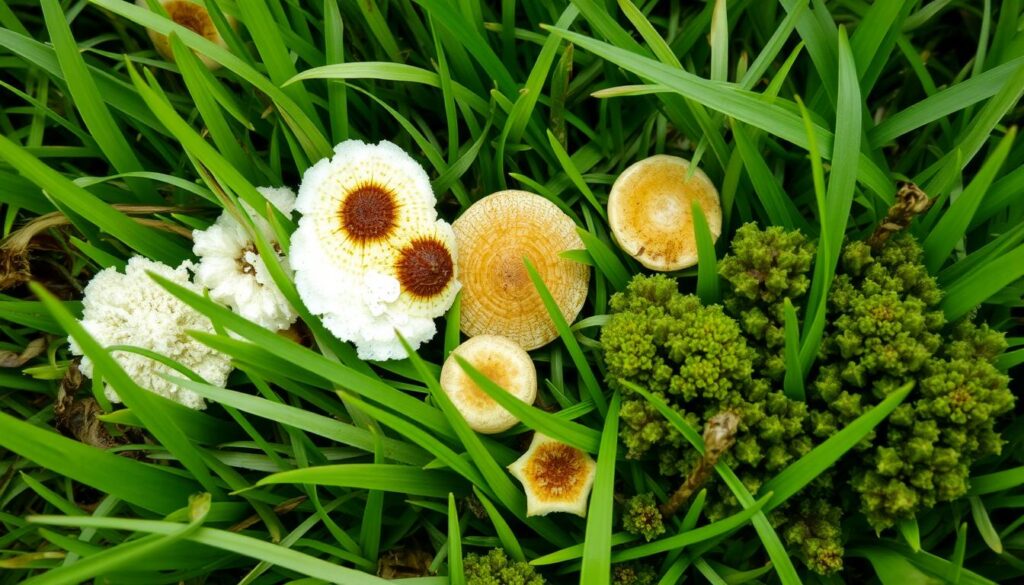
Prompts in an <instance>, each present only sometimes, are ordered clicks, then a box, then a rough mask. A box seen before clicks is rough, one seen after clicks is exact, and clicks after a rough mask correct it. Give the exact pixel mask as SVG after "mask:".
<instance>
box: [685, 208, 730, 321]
mask: <svg viewBox="0 0 1024 585" xmlns="http://www.w3.org/2000/svg"><path fill="white" fill-rule="evenodd" d="M690 214H691V216H692V217H693V234H694V238H695V239H696V240H697V296H698V297H700V300H701V302H702V303H704V304H705V305H714V304H716V303H718V302H719V301H720V300H721V298H722V291H721V288H722V287H721V283H720V282H719V278H718V258H716V257H715V238H714V236H713V235H711V228H710V227H708V220H707V217H706V216H705V215H704V208H702V207H701V206H700V202H698V201H697V200H696V199H694V200H693V202H692V203H691V204H690Z"/></svg>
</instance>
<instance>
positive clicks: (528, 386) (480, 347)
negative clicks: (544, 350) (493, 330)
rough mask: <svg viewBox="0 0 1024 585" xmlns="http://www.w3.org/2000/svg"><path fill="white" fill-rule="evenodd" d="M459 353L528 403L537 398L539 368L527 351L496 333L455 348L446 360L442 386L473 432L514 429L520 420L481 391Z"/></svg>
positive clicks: (487, 432) (479, 337)
mask: <svg viewBox="0 0 1024 585" xmlns="http://www.w3.org/2000/svg"><path fill="white" fill-rule="evenodd" d="M456 356H457V357H460V358H462V359H463V360H465V361H466V362H468V363H469V364H470V365H471V366H473V367H474V368H476V369H477V370H478V371H479V372H480V373H481V374H483V375H485V376H487V378H489V379H490V380H491V381H492V382H494V383H495V384H497V385H498V386H501V388H502V389H503V390H505V391H506V392H508V393H509V394H511V395H512V396H514V397H515V398H517V399H519V400H522V401H523V402H525V403H526V404H533V401H534V399H536V398H537V369H536V368H535V367H534V365H533V360H532V359H530V355H529V354H528V353H526V350H524V349H523V348H521V347H519V345H518V344H516V343H515V342H514V341H512V340H511V339H508V338H505V337H499V336H497V335H477V336H476V337H473V338H470V339H469V340H468V341H466V342H465V343H463V344H462V345H460V346H458V347H456V348H455V349H454V350H453V351H452V353H451V355H450V356H448V359H447V360H446V361H445V362H444V366H443V367H442V368H441V388H443V389H444V391H445V393H446V394H448V397H449V398H451V401H452V403H453V404H455V408H456V409H458V411H459V412H460V413H461V414H462V416H463V417H464V418H465V419H466V422H467V423H468V424H469V426H470V428H472V429H473V430H474V431H477V432H478V433H486V434H492V433H500V432H502V431H506V430H508V429H510V428H512V427H513V426H514V425H515V424H516V423H517V422H519V419H518V418H516V416H515V415H513V414H512V413H511V412H509V411H508V410H506V409H505V408H504V407H502V406H501V405H500V404H498V403H497V402H495V401H494V399H493V398H491V397H490V396H489V395H488V394H487V393H486V392H484V391H483V390H481V389H480V386H479V385H477V383H476V382H474V381H473V379H472V378H470V377H469V374H467V373H466V372H465V370H463V368H462V365H461V364H459V362H458V361H457V360H456Z"/></svg>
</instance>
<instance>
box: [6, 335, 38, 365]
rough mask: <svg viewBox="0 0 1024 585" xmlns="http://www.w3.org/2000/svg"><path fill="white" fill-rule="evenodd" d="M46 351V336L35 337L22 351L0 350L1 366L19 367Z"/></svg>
mask: <svg viewBox="0 0 1024 585" xmlns="http://www.w3.org/2000/svg"><path fill="white" fill-rule="evenodd" d="M44 351H46V338H45V337H40V338H38V339H33V340H32V341H30V342H29V343H28V345H27V346H25V349H24V350H23V351H22V352H21V353H20V354H18V353H14V352H13V351H6V350H4V351H0V368H18V367H21V366H23V365H24V364H25V363H26V362H28V361H29V360H30V359H32V358H34V357H36V356H37V355H39V354H41V353H43V352H44Z"/></svg>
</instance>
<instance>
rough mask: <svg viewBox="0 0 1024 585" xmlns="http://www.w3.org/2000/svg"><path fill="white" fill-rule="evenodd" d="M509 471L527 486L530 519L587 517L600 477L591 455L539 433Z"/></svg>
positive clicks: (524, 486) (534, 435) (527, 508)
mask: <svg viewBox="0 0 1024 585" xmlns="http://www.w3.org/2000/svg"><path fill="white" fill-rule="evenodd" d="M508 470H509V472H510V473H511V474H512V475H513V476H515V478H516V479H518V480H519V481H520V482H522V484H523V489H524V490H525V492H526V515H527V516H543V515H546V514H550V513H551V512H568V513H570V514H576V515H577V516H586V514H587V498H588V497H590V490H591V488H592V487H593V486H594V479H595V477H596V475H597V463H596V462H595V461H594V460H593V459H592V458H591V457H590V455H588V454H587V453H585V452H583V451H581V450H579V449H577V448H576V447H573V446H571V445H567V444H565V443H562V442H561V441H558V440H555V439H552V438H551V437H548V436H546V435H543V434H541V433H539V432H537V433H534V434H533V440H532V441H531V442H530V448H529V449H528V450H527V451H526V453H524V454H523V455H522V457H520V458H519V459H517V460H516V461H515V462H513V463H512V464H511V465H509V466H508Z"/></svg>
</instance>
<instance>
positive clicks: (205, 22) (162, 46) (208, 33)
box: [135, 0, 235, 69]
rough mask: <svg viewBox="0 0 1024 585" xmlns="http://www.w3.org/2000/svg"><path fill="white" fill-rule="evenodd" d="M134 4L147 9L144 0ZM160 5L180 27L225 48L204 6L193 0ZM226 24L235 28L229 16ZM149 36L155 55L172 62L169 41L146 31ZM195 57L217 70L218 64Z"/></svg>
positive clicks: (171, 0)
mask: <svg viewBox="0 0 1024 585" xmlns="http://www.w3.org/2000/svg"><path fill="white" fill-rule="evenodd" d="M135 4H136V5H138V6H141V7H142V8H147V9H148V8H149V3H148V2H146V0H136V1H135ZM160 4H161V5H162V6H163V7H164V10H166V11H167V15H168V16H170V17H171V20H173V21H174V22H176V23H178V24H180V25H181V26H183V27H185V28H187V29H189V30H191V31H193V32H195V33H196V34H198V35H200V36H202V37H203V38H205V39H206V40H208V41H211V42H213V43H216V44H218V45H220V46H222V47H227V43H226V42H225V41H224V37H222V36H221V34H220V31H218V30H217V27H216V25H214V24H213V19H212V18H210V12H209V11H208V10H207V9H206V7H205V6H203V5H202V4H200V3H198V2H194V1H193V0H160ZM226 18H227V20H228V23H230V24H231V26H235V19H234V18H232V17H231V16H229V15H228V16H226ZM146 32H147V33H148V34H149V40H151V41H152V42H153V48H155V49H156V52H157V53H160V55H162V56H163V58H164V59H167V60H168V61H171V62H174V52H173V51H171V41H170V40H169V39H168V38H167V36H166V35H162V34H160V33H158V32H156V31H154V30H152V29H146ZM196 56H197V57H199V60H200V61H202V62H203V65H206V67H207V68H208V69H217V68H218V67H220V63H218V62H216V61H214V60H213V59H210V58H209V57H207V56H206V55H203V54H202V53H199V52H196Z"/></svg>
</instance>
